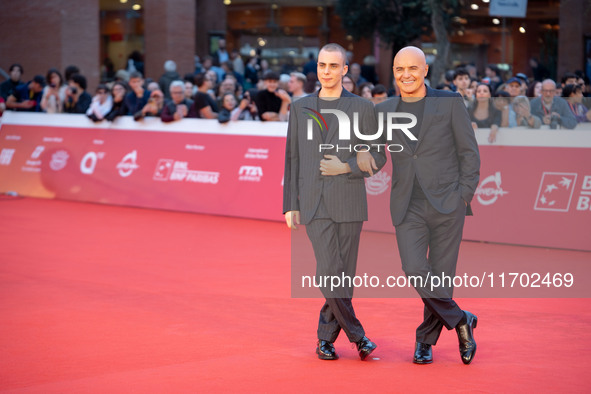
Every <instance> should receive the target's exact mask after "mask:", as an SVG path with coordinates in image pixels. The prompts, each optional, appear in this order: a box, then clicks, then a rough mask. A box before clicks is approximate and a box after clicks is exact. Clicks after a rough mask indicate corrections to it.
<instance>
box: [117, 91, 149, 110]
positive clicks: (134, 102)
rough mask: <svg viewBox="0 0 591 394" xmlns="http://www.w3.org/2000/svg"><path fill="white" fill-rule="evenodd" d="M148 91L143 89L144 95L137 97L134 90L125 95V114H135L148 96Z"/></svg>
mask: <svg viewBox="0 0 591 394" xmlns="http://www.w3.org/2000/svg"><path fill="white" fill-rule="evenodd" d="M150 93H151V92H150V91H149V90H147V89H146V90H144V95H143V96H142V97H138V96H137V95H136V94H135V92H133V91H131V92H129V93H127V94H126V95H125V99H124V100H123V101H124V102H125V106H126V107H127V115H135V114H136V113H137V112H138V111H141V110H142V109H143V108H144V106H145V105H146V104H148V99H149V98H150Z"/></svg>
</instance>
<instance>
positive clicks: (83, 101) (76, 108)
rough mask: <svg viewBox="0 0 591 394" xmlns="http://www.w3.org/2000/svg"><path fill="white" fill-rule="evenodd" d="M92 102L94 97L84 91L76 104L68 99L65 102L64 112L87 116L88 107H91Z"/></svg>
mask: <svg viewBox="0 0 591 394" xmlns="http://www.w3.org/2000/svg"><path fill="white" fill-rule="evenodd" d="M91 102H92V97H91V96H90V94H88V92H86V91H84V92H82V94H80V97H78V101H77V102H76V104H72V103H70V102H69V101H68V99H66V101H65V102H64V112H65V113H69V114H85V113H86V110H87V109H88V107H90V103H91Z"/></svg>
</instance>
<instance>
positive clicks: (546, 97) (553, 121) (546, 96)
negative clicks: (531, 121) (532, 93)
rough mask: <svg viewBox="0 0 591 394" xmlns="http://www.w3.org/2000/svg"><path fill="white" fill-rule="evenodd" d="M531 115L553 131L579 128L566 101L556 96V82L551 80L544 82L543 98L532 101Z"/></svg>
mask: <svg viewBox="0 0 591 394" xmlns="http://www.w3.org/2000/svg"><path fill="white" fill-rule="evenodd" d="M531 113H532V115H535V116H537V117H539V118H541V119H542V124H545V125H548V126H550V128H551V129H557V128H559V127H560V128H564V129H574V128H575V127H576V126H577V119H576V118H575V116H574V115H573V113H572V112H571V110H570V108H569V106H568V103H567V102H566V100H565V99H563V98H562V97H558V96H556V82H554V81H553V80H551V79H546V80H544V81H543V82H542V97H537V98H535V99H533V100H532V101H531Z"/></svg>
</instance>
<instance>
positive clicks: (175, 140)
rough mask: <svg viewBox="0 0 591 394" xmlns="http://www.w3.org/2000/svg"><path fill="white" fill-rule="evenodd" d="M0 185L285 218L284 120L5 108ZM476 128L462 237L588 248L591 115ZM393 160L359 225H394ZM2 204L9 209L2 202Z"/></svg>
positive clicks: (371, 183)
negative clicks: (569, 121) (99, 116)
mask: <svg viewBox="0 0 591 394" xmlns="http://www.w3.org/2000/svg"><path fill="white" fill-rule="evenodd" d="M0 119H1V122H2V123H1V124H0V192H1V193H17V194H19V195H23V196H30V197H39V198H56V199H65V200H74V201H86V202H96V203H104V204H116V205H127V206H136V207H143V208H157V209H169V210H177V211H187V212H198V213H206V214H216V215H228V216H236V217H245V218H255V219H265V220H278V221H281V220H283V215H282V212H281V209H282V193H283V191H282V190H283V169H284V160H285V135H286V132H287V124H286V123H279V122H248V121H244V122H230V123H228V124H219V123H218V122H217V121H215V120H203V119H184V120H182V121H178V122H173V123H162V122H160V120H159V119H157V118H146V119H145V120H143V121H140V122H135V121H134V120H133V119H132V118H131V117H122V118H119V119H117V120H116V121H115V122H113V123H108V122H103V123H96V124H95V123H93V122H92V121H90V120H89V119H87V118H86V117H85V116H83V115H65V114H36V113H32V114H31V113H22V112H20V113H19V112H11V111H7V112H5V113H4V116H3V117H2V118H0ZM488 134H489V131H488V130H477V131H476V136H477V139H478V142H479V145H480V154H481V161H482V166H481V171H480V185H479V187H478V189H477V191H476V195H475V197H474V200H473V202H472V207H473V210H474V215H475V216H473V217H469V218H467V220H466V227H465V231H464V238H465V239H467V240H480V241H489V242H501V243H510V244H519V245H531V246H544V247H552V248H568V249H579V250H591V235H590V225H591V124H587V125H585V124H580V125H579V126H577V128H576V129H575V130H550V129H544V128H542V129H539V130H526V129H522V128H517V129H501V131H500V132H499V135H498V136H497V140H496V141H495V143H494V144H489V143H488V141H487V139H488ZM391 175H392V169H391V165H390V163H388V164H387V165H386V167H385V168H384V169H383V170H382V171H380V172H379V173H378V174H377V175H375V176H374V177H372V178H369V179H366V189H367V194H368V202H369V219H370V220H369V221H368V222H367V223H366V224H365V226H364V229H366V230H374V231H382V232H393V231H394V229H393V227H392V223H391V221H390V214H389V196H390V185H391V183H390V181H391ZM3 209H9V206H8V205H6V206H4V207H3Z"/></svg>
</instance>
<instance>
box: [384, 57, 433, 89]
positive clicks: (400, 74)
mask: <svg viewBox="0 0 591 394" xmlns="http://www.w3.org/2000/svg"><path fill="white" fill-rule="evenodd" d="M392 69H393V71H394V79H395V80H396V85H397V86H398V88H399V89H400V95H401V96H402V97H424V96H425V95H426V94H427V90H426V88H425V77H426V76H427V72H428V71H429V66H428V65H427V60H426V59H425V54H424V53H423V51H421V50H420V49H419V48H417V47H413V46H408V47H404V48H402V49H401V50H400V51H398V53H397V54H396V56H395V57H394V65H393V67H392Z"/></svg>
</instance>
